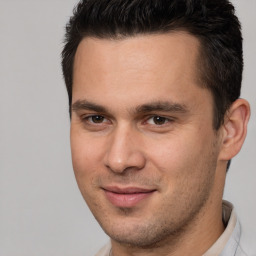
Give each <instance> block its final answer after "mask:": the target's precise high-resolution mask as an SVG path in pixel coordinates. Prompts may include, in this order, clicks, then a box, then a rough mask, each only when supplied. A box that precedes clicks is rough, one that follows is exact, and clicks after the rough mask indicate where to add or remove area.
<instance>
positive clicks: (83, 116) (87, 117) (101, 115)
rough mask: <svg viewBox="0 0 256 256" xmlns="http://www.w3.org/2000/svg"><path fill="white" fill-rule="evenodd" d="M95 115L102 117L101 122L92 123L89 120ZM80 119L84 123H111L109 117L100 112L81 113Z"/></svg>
mask: <svg viewBox="0 0 256 256" xmlns="http://www.w3.org/2000/svg"><path fill="white" fill-rule="evenodd" d="M96 116H100V117H103V118H104V120H103V122H102V123H94V122H92V121H89V119H90V118H93V117H96ZM81 120H82V121H85V122H86V123H88V124H90V125H102V124H106V123H111V121H110V118H108V117H106V116H105V115H104V114H100V113H93V114H84V115H81Z"/></svg>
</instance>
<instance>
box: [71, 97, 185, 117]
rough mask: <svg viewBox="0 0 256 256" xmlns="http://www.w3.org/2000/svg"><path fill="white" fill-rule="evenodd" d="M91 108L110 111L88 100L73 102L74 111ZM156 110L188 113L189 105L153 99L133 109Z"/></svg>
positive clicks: (104, 111)
mask: <svg viewBox="0 0 256 256" xmlns="http://www.w3.org/2000/svg"><path fill="white" fill-rule="evenodd" d="M81 110H90V111H95V112H98V113H108V112H110V111H109V110H108V109H107V108H105V107H103V106H102V105H98V104H95V103H93V102H89V101H87V100H77V101H76V102H74V103H73V104H72V111H75V112H77V111H81ZM155 111H161V112H173V113H187V112H188V107H187V106H186V105H185V104H180V103H175V102H169V101H153V102H149V103H146V104H142V105H139V106H137V107H136V108H135V109H134V110H133V111H131V112H135V113H137V114H142V113H150V112H155Z"/></svg>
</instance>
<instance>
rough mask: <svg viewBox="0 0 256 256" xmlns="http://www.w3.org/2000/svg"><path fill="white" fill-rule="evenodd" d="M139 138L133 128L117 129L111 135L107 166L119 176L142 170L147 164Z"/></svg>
mask: <svg viewBox="0 0 256 256" xmlns="http://www.w3.org/2000/svg"><path fill="white" fill-rule="evenodd" d="M137 133H138V132H137ZM138 137H139V136H138V134H136V131H132V128H128V127H119V128H116V129H115V131H113V132H112V134H111V135H110V141H109V146H108V147H107V150H106V153H105V156H104V164H105V166H107V167H108V168H109V169H110V170H111V171H112V172H115V173H119V174H121V173H123V172H125V171H126V170H128V169H133V170H141V169H142V168H143V167H144V166H145V164H146V158H145V155H144V154H143V147H142V145H140V139H139V138H138ZM141 149H142V150H141Z"/></svg>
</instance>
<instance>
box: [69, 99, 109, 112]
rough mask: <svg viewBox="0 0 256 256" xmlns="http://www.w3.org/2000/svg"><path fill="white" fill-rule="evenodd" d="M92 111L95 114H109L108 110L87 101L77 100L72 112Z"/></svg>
mask: <svg viewBox="0 0 256 256" xmlns="http://www.w3.org/2000/svg"><path fill="white" fill-rule="evenodd" d="M80 110H91V111H95V112H105V113H106V112H107V109H106V108H105V107H103V106H101V105H98V104H95V103H92V102H89V101H87V100H77V101H76V102H74V103H73V104H72V111H74V112H78V111H80Z"/></svg>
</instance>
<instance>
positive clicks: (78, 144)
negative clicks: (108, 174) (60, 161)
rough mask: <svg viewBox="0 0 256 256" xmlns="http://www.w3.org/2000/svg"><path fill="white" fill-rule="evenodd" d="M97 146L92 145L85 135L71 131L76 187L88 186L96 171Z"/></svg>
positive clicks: (98, 148)
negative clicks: (84, 184)
mask: <svg viewBox="0 0 256 256" xmlns="http://www.w3.org/2000/svg"><path fill="white" fill-rule="evenodd" d="M99 150H100V147H99V145H97V144H95V143H92V142H91V141H90V140H89V139H88V138H87V137H86V136H85V135H83V134H81V133H80V134H79V133H76V132H75V131H73V132H72V130H71V154H72V163H73V169H74V173H75V176H76V179H77V183H78V186H79V187H80V189H81V186H83V183H86V184H88V183H89V182H90V180H92V177H93V175H94V174H95V173H96V172H95V170H96V169H97V163H99V161H98V155H99Z"/></svg>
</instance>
